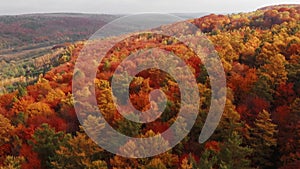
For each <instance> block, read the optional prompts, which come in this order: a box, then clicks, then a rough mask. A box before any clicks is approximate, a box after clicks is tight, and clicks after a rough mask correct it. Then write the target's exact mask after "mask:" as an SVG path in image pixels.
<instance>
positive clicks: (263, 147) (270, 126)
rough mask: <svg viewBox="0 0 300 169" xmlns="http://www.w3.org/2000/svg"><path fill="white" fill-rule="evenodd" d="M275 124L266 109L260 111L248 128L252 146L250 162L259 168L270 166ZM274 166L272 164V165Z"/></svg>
mask: <svg viewBox="0 0 300 169" xmlns="http://www.w3.org/2000/svg"><path fill="white" fill-rule="evenodd" d="M276 128H277V125H276V124H274V123H273V122H272V119H271V115H270V113H269V112H267V111H266V110H263V111H262V112H260V113H259V114H258V116H257V118H256V119H255V122H254V127H253V128H250V136H251V137H250V142H249V143H250V146H251V147H252V148H253V156H252V158H251V159H252V164H253V165H254V166H256V167H259V168H268V167H272V166H273V165H274V163H273V162H272V161H274V160H272V155H273V153H274V149H275V148H276V145H277V138H276V136H277V130H276ZM273 167H274V166H273Z"/></svg>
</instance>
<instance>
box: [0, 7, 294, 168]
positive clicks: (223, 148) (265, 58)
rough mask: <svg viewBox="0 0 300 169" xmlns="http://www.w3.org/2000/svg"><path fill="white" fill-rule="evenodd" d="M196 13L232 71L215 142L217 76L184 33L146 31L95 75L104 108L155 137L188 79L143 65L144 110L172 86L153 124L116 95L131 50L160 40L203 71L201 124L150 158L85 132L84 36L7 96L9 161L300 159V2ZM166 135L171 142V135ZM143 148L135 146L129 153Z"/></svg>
mask: <svg viewBox="0 0 300 169" xmlns="http://www.w3.org/2000/svg"><path fill="white" fill-rule="evenodd" d="M190 22H191V23H193V24H195V25H196V26H197V27H199V28H200V29H201V30H202V31H203V32H205V34H206V35H207V36H208V38H209V39H210V40H211V41H212V43H213V44H214V46H215V49H216V50H217V52H218V53H219V55H220V58H221V60H222V63H223V65H224V70H225V73H226V79H227V89H226V90H227V100H226V106H225V110H224V113H223V116H222V119H221V122H220V124H219V126H218V128H217V130H216V131H215V133H214V134H213V135H212V137H211V138H210V139H209V140H208V141H207V142H205V143H204V144H199V143H198V136H199V133H200V131H201V128H202V126H203V122H204V121H205V118H206V114H207V112H208V109H209V105H210V102H209V101H210V98H211V89H210V83H209V77H208V75H207V72H206V70H205V68H203V65H202V64H201V61H200V60H199V59H197V58H195V57H194V56H193V53H192V52H190V51H188V50H187V49H186V48H185V47H182V44H181V43H180V42H177V41H175V40H173V39H170V38H169V37H164V36H148V34H142V35H138V37H133V38H132V39H130V38H129V39H127V40H125V41H123V42H121V43H120V44H119V45H116V46H114V48H113V50H111V52H110V53H109V54H107V56H105V58H104V60H103V61H102V62H101V63H100V66H99V71H98V74H97V79H96V80H95V86H96V94H97V101H98V105H99V108H100V109H101V110H102V112H103V116H104V118H105V120H107V121H109V123H110V124H111V125H112V126H113V127H114V128H115V129H116V130H118V131H119V132H122V133H124V134H126V135H128V136H135V137H148V136H152V135H155V134H157V133H161V132H163V131H165V130H166V129H167V128H168V127H169V126H170V125H171V124H172V123H173V121H174V120H175V119H176V114H177V111H178V108H179V107H180V103H179V99H178V97H179V95H180V94H179V91H178V90H179V89H178V85H177V84H176V82H175V81H174V80H173V79H172V77H170V76H169V75H168V74H164V73H163V72H159V71H157V70H148V71H143V72H141V73H139V74H138V75H137V76H136V77H135V78H134V81H133V82H132V83H131V84H130V101H131V102H132V103H133V105H134V106H135V107H136V108H137V109H139V110H142V111H143V109H147V107H149V104H150V103H149V100H148V99H147V98H148V95H149V92H150V91H151V90H153V89H156V88H162V89H163V91H164V92H165V93H166V95H167V99H168V102H167V107H166V109H165V112H164V113H163V115H162V116H161V117H160V118H159V119H158V120H156V121H154V122H151V123H149V124H146V125H140V124H138V123H133V122H131V121H128V120H126V119H125V118H124V117H122V116H121V115H120V114H119V113H118V111H117V110H116V108H115V107H114V105H113V103H112V100H113V99H112V96H111V93H110V91H111V86H110V80H111V77H112V75H113V73H114V70H115V69H116V67H117V66H118V65H119V63H120V62H121V61H122V59H124V56H128V55H129V54H130V53H132V52H134V51H136V50H138V49H140V48H145V47H151V46H157V47H159V48H161V49H165V50H169V51H172V52H174V53H175V54H177V55H179V56H182V57H183V56H184V57H185V61H186V62H187V64H188V65H190V67H191V69H194V74H195V77H197V83H198V86H199V92H200V94H201V100H200V102H201V109H200V110H199V116H198V119H197V121H196V123H195V125H194V127H193V129H192V131H191V132H190V134H189V135H188V136H187V137H186V138H185V139H184V140H183V141H182V142H181V143H179V144H178V145H177V146H176V147H174V148H173V149H172V150H170V151H168V152H166V153H163V154H160V155H158V156H155V157H151V158H145V159H130V158H123V157H120V156H117V155H113V154H111V153H109V152H107V151H105V150H103V149H102V148H100V147H98V146H97V145H96V144H95V143H94V142H93V141H92V140H91V139H90V138H89V137H88V136H87V135H86V134H85V133H84V132H83V130H82V127H81V126H80V125H79V122H78V120H77V117H76V114H75V110H74V107H73V106H74V104H75V103H74V100H73V96H72V87H71V85H72V84H71V83H72V78H73V76H74V78H84V77H85V76H89V74H84V73H83V72H75V73H74V74H73V69H74V64H75V62H76V58H77V57H78V55H79V52H80V50H81V49H82V47H83V45H84V44H82V43H78V44H75V45H73V48H72V52H71V56H70V60H69V61H68V62H67V63H65V64H63V65H60V66H58V67H56V68H53V69H51V70H50V71H49V72H48V73H46V74H45V75H44V76H43V77H40V78H39V80H38V82H37V83H36V84H34V85H30V86H28V87H27V88H26V89H19V90H16V91H15V92H12V93H9V94H5V95H2V96H0V164H1V165H2V166H3V167H2V168H24V169H26V168H28V169H32V168H116V169H117V168H120V169H121V168H122V169H123V168H142V169H144V168H145V169H150V168H181V169H193V168H201V169H202V168H204V169H206V168H207V169H215V168H220V169H225V168H226V169H229V168H230V169H232V168H234V169H235V168H238V169H244V168H281V169H293V168H294V169H297V168H298V167H299V166H300V108H299V107H300V31H299V30H300V6H297V5H290V6H273V7H268V8H262V9H260V10H257V11H255V12H251V13H247V14H244V13H241V14H233V15H228V16H227V15H213V14H212V15H209V16H205V17H202V18H199V19H194V20H190ZM191 34H192V33H191ZM141 62H142V61H141ZM128 64H130V65H131V66H134V65H135V64H136V63H128ZM87 69H88V67H87ZM82 83H83V85H84V83H85V82H84V81H82ZM80 92H82V94H83V95H84V94H89V93H90V92H92V89H89V88H82V89H81V90H80ZM119 92H122V91H119ZM127 101H129V100H125V101H124V102H127ZM102 120H103V119H98V118H97V117H93V116H91V117H89V118H88V120H87V121H86V123H85V125H86V126H84V127H89V125H102ZM174 134H176V132H175V131H174ZM100 137H101V136H100ZM170 137H172V136H170ZM102 139H103V140H105V139H106V138H102ZM161 139H162V141H161V144H162V145H163V144H164V143H166V142H168V140H167V139H165V138H161ZM105 141H108V142H114V141H116V140H105ZM128 144H130V143H128ZM133 147H134V146H133ZM120 151H128V149H122V148H121V149H120ZM134 152H135V151H134V149H132V150H129V152H128V153H134Z"/></svg>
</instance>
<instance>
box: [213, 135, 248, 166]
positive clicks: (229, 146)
mask: <svg viewBox="0 0 300 169" xmlns="http://www.w3.org/2000/svg"><path fill="white" fill-rule="evenodd" d="M251 152H252V149H251V148H249V147H244V146H242V138H241V137H240V136H239V135H238V133H237V132H233V133H231V134H230V136H229V138H228V139H227V140H226V141H225V142H224V143H223V145H221V150H220V153H219V156H218V158H219V167H220V169H233V168H239V169H248V168H251V167H250V159H249V156H250V154H251Z"/></svg>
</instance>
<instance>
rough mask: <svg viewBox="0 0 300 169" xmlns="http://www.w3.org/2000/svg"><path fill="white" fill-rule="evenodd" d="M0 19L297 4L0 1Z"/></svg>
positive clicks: (263, 0) (259, 0) (277, 0)
mask: <svg viewBox="0 0 300 169" xmlns="http://www.w3.org/2000/svg"><path fill="white" fill-rule="evenodd" d="M0 2H1V4H0V15H15V14H28V13H59V12H71V13H101V14H134V13H149V12H150V13H201V12H209V13H238V12H248V11H254V10H256V9H258V8H260V7H264V6H268V5H274V4H300V0H0Z"/></svg>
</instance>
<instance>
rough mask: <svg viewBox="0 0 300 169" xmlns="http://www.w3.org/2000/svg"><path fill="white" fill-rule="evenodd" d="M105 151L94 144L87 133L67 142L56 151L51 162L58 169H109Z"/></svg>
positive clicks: (79, 133)
mask: <svg viewBox="0 0 300 169" xmlns="http://www.w3.org/2000/svg"><path fill="white" fill-rule="evenodd" d="M103 156H104V153H103V149H102V148H101V147H99V146H98V145H97V144H96V143H95V142H93V141H92V140H91V139H90V138H89V137H88V136H87V135H86V134H85V133H83V132H77V135H76V136H75V137H73V138H71V139H70V140H68V141H67V143H66V144H65V145H62V146H60V148H59V150H56V155H55V158H54V160H53V161H52V162H51V164H52V165H53V167H54V168H57V169H64V168H66V169H68V168H70V169H72V168H83V169H91V168H99V169H104V168H107V165H106V162H105V161H102V159H103V158H104V157H103Z"/></svg>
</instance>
